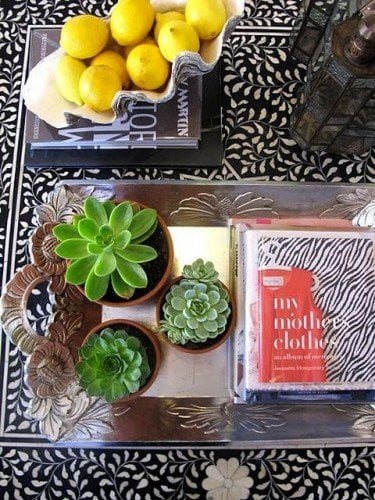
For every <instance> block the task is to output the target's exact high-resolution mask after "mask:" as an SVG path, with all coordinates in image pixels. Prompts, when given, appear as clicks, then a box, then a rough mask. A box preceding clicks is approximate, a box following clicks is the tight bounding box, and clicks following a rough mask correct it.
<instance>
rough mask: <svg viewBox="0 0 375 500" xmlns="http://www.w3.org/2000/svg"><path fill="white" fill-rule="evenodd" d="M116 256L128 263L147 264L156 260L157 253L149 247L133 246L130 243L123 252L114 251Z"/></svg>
mask: <svg viewBox="0 0 375 500" xmlns="http://www.w3.org/2000/svg"><path fill="white" fill-rule="evenodd" d="M116 254H117V255H119V256H120V257H121V258H123V259H125V260H128V261H129V262H138V263H141V262H149V261H150V260H154V259H156V257H157V256H158V253H157V251H156V250H155V249H154V248H152V247H150V246H149V245H133V244H132V243H130V244H129V245H128V246H127V247H126V248H125V249H123V250H116Z"/></svg>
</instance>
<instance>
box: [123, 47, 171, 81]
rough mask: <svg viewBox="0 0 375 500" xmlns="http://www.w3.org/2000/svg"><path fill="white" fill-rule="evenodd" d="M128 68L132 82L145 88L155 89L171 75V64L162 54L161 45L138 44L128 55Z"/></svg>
mask: <svg viewBox="0 0 375 500" xmlns="http://www.w3.org/2000/svg"><path fill="white" fill-rule="evenodd" d="M126 69H127V70H128V74H129V76H130V79H131V80H132V82H133V83H134V84H135V85H136V86H137V87H139V88H140V89H143V90H155V89H158V88H159V87H161V86H162V85H164V83H165V82H166V81H167V79H168V77H169V71H170V64H169V63H168V62H167V61H166V60H165V59H164V57H163V56H162V55H161V52H160V50H159V47H157V46H155V45H151V44H142V45H137V47H134V49H133V50H132V51H131V52H130V54H129V55H128V58H127V60H126Z"/></svg>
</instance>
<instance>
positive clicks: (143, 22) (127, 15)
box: [110, 0, 155, 45]
mask: <svg viewBox="0 0 375 500" xmlns="http://www.w3.org/2000/svg"><path fill="white" fill-rule="evenodd" d="M154 19H155V11H154V9H153V7H152V5H151V4H150V1H149V0H122V1H121V2H119V3H117V4H116V5H115V6H114V7H113V9H112V12H111V17H110V28H111V33H112V36H113V38H114V39H115V40H116V42H117V43H118V44H119V45H136V44H138V43H140V42H141V41H142V40H143V38H144V37H145V36H146V35H147V34H148V32H149V31H150V30H151V28H152V25H153V24H154Z"/></svg>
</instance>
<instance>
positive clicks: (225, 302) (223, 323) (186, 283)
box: [160, 259, 231, 345]
mask: <svg viewBox="0 0 375 500" xmlns="http://www.w3.org/2000/svg"><path fill="white" fill-rule="evenodd" d="M202 264H203V261H201V259H199V262H198V264H197V265H196V266H195V263H193V264H192V266H190V267H189V272H190V273H191V274H193V273H192V272H191V270H193V269H202V268H203V267H204V265H202ZM210 264H211V263H210ZM212 267H213V266H212ZM208 269H209V275H210V276H212V277H213V276H214V273H213V272H212V268H211V265H210V266H208ZM184 270H185V269H184ZM215 273H216V271H215ZM202 275H203V279H207V276H206V275H205V274H204V273H203V274H202ZM216 275H217V273H216ZM230 313H231V309H230V305H229V297H228V294H227V292H226V290H225V288H224V287H223V286H222V284H221V283H220V281H219V280H218V279H216V281H214V282H208V283H207V282H204V283H202V282H200V281H199V279H197V278H196V277H195V276H193V278H192V279H182V280H181V281H180V282H179V283H178V284H175V285H172V287H171V289H170V290H169V292H168V293H167V294H166V296H165V302H164V305H163V319H162V320H161V321H160V331H161V332H165V333H166V334H167V336H168V338H169V339H170V340H171V342H173V343H175V344H182V345H185V344H187V343H188V342H194V343H200V342H205V341H206V340H208V339H214V338H216V337H217V336H219V335H221V334H222V333H223V332H224V331H225V330H226V327H227V322H228V317H229V316H230Z"/></svg>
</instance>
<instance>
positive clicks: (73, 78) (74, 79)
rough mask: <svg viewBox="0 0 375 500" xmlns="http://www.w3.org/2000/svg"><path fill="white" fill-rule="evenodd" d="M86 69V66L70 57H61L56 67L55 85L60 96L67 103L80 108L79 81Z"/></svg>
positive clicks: (81, 103)
mask: <svg viewBox="0 0 375 500" xmlns="http://www.w3.org/2000/svg"><path fill="white" fill-rule="evenodd" d="M85 69H86V64H85V63H84V62H82V61H80V60H78V59H75V58H74V57H72V56H68V55H65V56H62V58H61V59H60V60H59V62H58V63H57V67H56V74H55V77H56V85H57V88H58V89H59V91H60V93H61V95H62V96H63V97H64V98H65V99H67V100H68V101H71V102H74V103H75V104H77V106H82V105H83V101H82V99H81V96H80V94H79V80H80V78H81V75H82V73H83V72H84V71H85Z"/></svg>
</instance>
